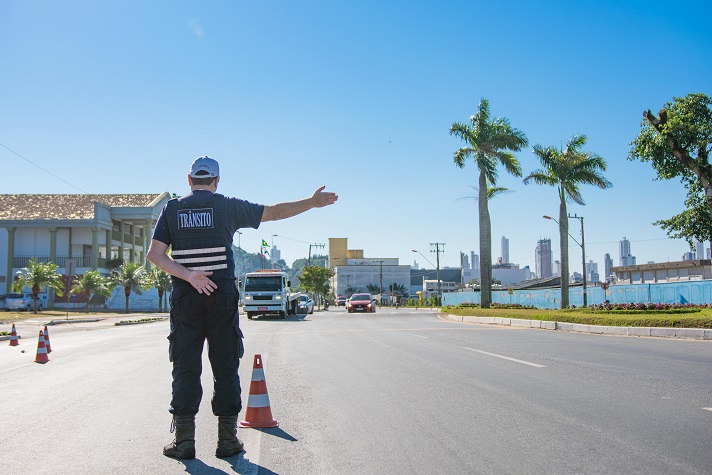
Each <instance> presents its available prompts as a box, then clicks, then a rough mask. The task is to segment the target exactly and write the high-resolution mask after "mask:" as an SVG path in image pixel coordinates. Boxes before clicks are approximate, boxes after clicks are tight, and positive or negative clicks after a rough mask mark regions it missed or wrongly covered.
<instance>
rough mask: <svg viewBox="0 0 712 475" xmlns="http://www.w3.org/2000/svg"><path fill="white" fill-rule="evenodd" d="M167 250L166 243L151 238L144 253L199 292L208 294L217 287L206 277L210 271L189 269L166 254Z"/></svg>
mask: <svg viewBox="0 0 712 475" xmlns="http://www.w3.org/2000/svg"><path fill="white" fill-rule="evenodd" d="M167 250H168V245H167V244H166V243H164V242H161V241H157V240H155V239H152V240H151V245H150V246H149V248H148V253H146V259H148V260H149V261H150V262H152V263H153V265H155V266H156V267H158V268H159V269H161V270H162V271H165V272H168V273H169V274H171V275H172V276H175V277H178V278H179V279H182V280H184V281H186V282H188V283H189V284H190V285H192V286H193V288H194V289H195V290H197V291H198V292H199V293H201V294H205V295H210V294H211V293H212V292H213V291H214V290H215V289H217V288H218V286H217V284H215V282H213V281H212V280H210V279H209V278H208V276H209V275H211V274H212V272H211V271H200V270H190V269H188V268H187V267H185V266H184V265H182V264H179V263H177V262H176V261H174V260H173V259H172V258H171V257H170V256H169V255H168V254H166V251H167Z"/></svg>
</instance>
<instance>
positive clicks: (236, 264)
mask: <svg viewBox="0 0 712 475" xmlns="http://www.w3.org/2000/svg"><path fill="white" fill-rule="evenodd" d="M236 232H237V259H235V260H236V263H235V267H236V268H237V269H236V271H237V291H238V292H239V291H240V237H241V236H242V233H241V232H240V231H236Z"/></svg>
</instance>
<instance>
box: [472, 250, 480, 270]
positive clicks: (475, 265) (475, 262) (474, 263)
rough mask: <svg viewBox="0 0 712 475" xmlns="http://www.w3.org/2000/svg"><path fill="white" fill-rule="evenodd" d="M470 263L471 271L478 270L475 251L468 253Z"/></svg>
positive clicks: (478, 261)
mask: <svg viewBox="0 0 712 475" xmlns="http://www.w3.org/2000/svg"><path fill="white" fill-rule="evenodd" d="M470 261H471V262H472V267H470V268H471V269H472V270H475V269H478V270H479V268H480V256H479V255H477V254H475V251H470Z"/></svg>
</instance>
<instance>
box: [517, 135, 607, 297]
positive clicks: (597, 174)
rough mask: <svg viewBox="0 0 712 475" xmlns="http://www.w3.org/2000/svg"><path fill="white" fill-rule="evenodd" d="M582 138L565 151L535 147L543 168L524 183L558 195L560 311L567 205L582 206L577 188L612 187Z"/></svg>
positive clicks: (565, 291) (565, 289)
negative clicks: (549, 189) (569, 203)
mask: <svg viewBox="0 0 712 475" xmlns="http://www.w3.org/2000/svg"><path fill="white" fill-rule="evenodd" d="M586 141H587V137H586V136H585V135H574V136H573V137H571V138H570V139H569V140H568V141H567V142H566V147H565V148H564V149H563V150H559V149H557V148H556V147H551V146H549V147H543V146H541V145H539V144H537V145H535V146H534V154H535V155H536V156H537V157H538V158H539V161H540V162H541V165H542V168H541V169H539V170H535V171H533V172H531V173H530V174H529V176H527V177H526V178H525V179H524V183H525V184H529V183H530V182H534V183H536V184H537V185H548V186H554V187H556V191H557V194H558V195H559V243H560V246H561V247H560V249H561V299H560V300H561V308H568V307H569V215H568V211H567V208H566V203H567V202H568V201H573V202H574V203H577V204H580V205H581V206H584V205H585V204H586V203H585V202H584V200H583V197H582V196H581V190H580V189H579V187H580V185H594V186H597V187H599V188H604V189H605V188H609V187H610V186H611V183H610V182H609V181H608V180H606V179H605V178H604V177H603V175H602V174H601V172H602V171H605V170H606V162H605V161H604V160H603V158H601V157H600V156H598V155H597V154H595V153H593V152H584V151H582V150H581V148H582V147H583V146H584V145H586Z"/></svg>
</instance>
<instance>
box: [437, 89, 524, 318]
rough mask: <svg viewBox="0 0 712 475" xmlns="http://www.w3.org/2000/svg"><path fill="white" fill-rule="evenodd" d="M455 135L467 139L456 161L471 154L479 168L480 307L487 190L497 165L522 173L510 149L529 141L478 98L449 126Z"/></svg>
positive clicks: (484, 288)
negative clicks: (466, 118) (465, 118)
mask: <svg viewBox="0 0 712 475" xmlns="http://www.w3.org/2000/svg"><path fill="white" fill-rule="evenodd" d="M450 135H454V136H456V137H458V138H460V139H462V140H464V141H465V142H466V143H467V146H465V147H462V148H460V149H458V150H456V151H455V156H454V161H455V165H457V166H458V167H460V168H463V167H464V166H465V160H466V159H467V158H469V157H471V158H473V159H474V161H475V164H476V165H477V168H478V170H479V180H478V190H477V191H478V194H479V196H478V210H479V230H480V282H481V284H482V285H481V287H480V303H481V305H482V308H489V307H490V306H491V304H492V224H491V221H490V214H489V206H488V201H487V200H488V190H489V189H490V188H492V187H496V185H497V176H498V175H497V165H499V164H501V165H502V166H504V168H505V170H506V171H507V172H508V173H510V174H512V175H514V176H518V177H519V176H522V167H521V166H520V165H519V161H518V160H517V159H516V157H515V156H514V154H513V153H512V152H518V151H520V150H521V149H523V148H524V147H526V146H527V145H528V144H529V142H528V141H527V137H526V135H524V133H523V132H522V131H521V130H519V129H516V128H514V127H512V126H511V124H510V123H509V120H508V119H506V118H498V117H491V116H490V108H489V102H488V101H487V99H484V98H483V99H482V100H480V103H479V105H478V106H477V114H475V115H473V116H470V123H469V124H466V123H460V122H455V123H454V124H452V127H451V128H450Z"/></svg>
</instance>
